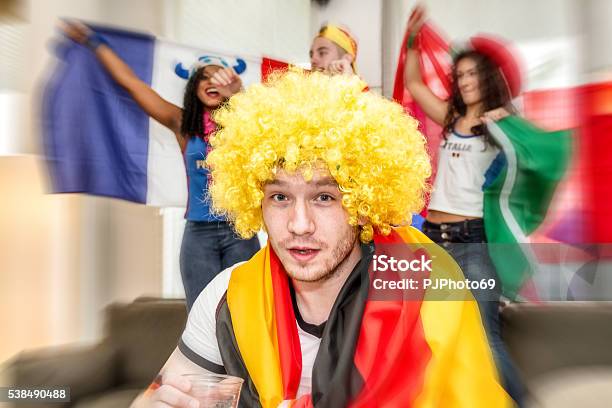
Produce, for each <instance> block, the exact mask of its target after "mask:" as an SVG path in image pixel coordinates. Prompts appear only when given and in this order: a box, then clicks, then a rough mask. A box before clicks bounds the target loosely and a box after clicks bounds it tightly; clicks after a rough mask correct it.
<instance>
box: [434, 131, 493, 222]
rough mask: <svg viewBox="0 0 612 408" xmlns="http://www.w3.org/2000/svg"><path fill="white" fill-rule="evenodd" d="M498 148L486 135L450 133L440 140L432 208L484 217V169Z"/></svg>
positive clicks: (486, 168)
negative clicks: (487, 140)
mask: <svg viewBox="0 0 612 408" xmlns="http://www.w3.org/2000/svg"><path fill="white" fill-rule="evenodd" d="M499 152H500V150H499V149H498V148H497V147H495V146H493V145H491V144H485V141H484V137H483V136H474V135H461V134H459V133H457V132H452V133H450V134H449V135H448V136H447V138H446V140H442V142H441V143H440V149H439V153H438V172H437V174H436V180H435V182H434V186H433V191H432V192H431V199H430V201H429V209H430V210H437V211H443V212H447V213H450V214H456V215H464V216H467V217H482V215H483V197H484V196H483V192H482V186H483V184H484V182H485V173H486V172H487V170H488V169H489V167H490V166H491V163H493V160H494V159H495V157H496V156H497V155H498V153H499Z"/></svg>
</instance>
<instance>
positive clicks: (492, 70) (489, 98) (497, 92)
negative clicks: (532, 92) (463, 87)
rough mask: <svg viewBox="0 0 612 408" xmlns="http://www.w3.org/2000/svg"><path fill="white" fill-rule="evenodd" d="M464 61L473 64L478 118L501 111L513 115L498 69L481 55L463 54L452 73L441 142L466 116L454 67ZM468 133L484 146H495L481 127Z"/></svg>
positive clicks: (504, 84) (467, 52)
mask: <svg viewBox="0 0 612 408" xmlns="http://www.w3.org/2000/svg"><path fill="white" fill-rule="evenodd" d="M464 58H470V59H471V60H473V61H474V62H476V71H477V73H478V84H479V90H480V96H481V100H482V112H480V114H483V113H485V112H487V111H490V110H492V109H497V108H501V107H504V108H506V110H508V111H509V112H510V113H515V111H516V110H515V109H514V107H513V106H512V103H511V97H510V92H509V90H508V86H507V85H506V81H504V78H503V77H502V74H501V72H500V71H499V68H498V67H497V66H496V65H495V64H494V63H493V62H492V61H491V60H490V59H489V58H488V57H487V56H485V55H483V54H480V53H478V52H476V51H473V50H468V51H463V52H461V53H459V54H458V55H457V56H456V57H455V59H454V63H453V68H452V71H451V95H450V98H449V100H448V102H449V104H448V112H446V117H445V118H444V127H443V132H444V138H446V135H448V134H449V133H451V132H452V131H453V128H454V126H455V121H456V120H457V118H459V117H461V116H465V114H466V113H467V105H466V104H465V103H464V102H463V98H462V97H461V92H460V91H459V81H458V80H457V64H458V63H459V61H461V60H462V59H464ZM471 132H472V134H474V135H482V136H483V137H484V139H485V142H486V143H487V144H495V143H494V141H493V139H492V138H491V135H490V134H489V132H488V131H487V127H486V126H485V125H484V124H481V125H477V126H474V127H472V129H471Z"/></svg>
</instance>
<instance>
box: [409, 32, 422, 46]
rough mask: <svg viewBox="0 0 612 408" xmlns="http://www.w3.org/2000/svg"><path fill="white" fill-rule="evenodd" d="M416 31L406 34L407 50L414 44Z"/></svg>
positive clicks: (416, 35)
mask: <svg viewBox="0 0 612 408" xmlns="http://www.w3.org/2000/svg"><path fill="white" fill-rule="evenodd" d="M418 35H419V34H418V33H415V32H412V33H410V35H409V36H408V41H406V49H407V50H412V49H414V46H415V44H416V42H417V37H418Z"/></svg>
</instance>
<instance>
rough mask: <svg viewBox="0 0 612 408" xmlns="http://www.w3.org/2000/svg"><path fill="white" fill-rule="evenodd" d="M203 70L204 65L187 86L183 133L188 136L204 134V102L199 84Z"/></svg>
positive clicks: (184, 100)
mask: <svg viewBox="0 0 612 408" xmlns="http://www.w3.org/2000/svg"><path fill="white" fill-rule="evenodd" d="M203 70H204V67H202V68H200V69H198V70H197V71H196V72H195V73H194V74H193V75H191V77H189V80H188V81H187V85H186V86H185V95H184V96H183V116H182V120H181V134H182V135H183V137H186V138H190V137H193V136H196V135H203V134H204V119H203V115H204V104H203V103H202V101H201V100H200V98H198V85H199V84H200V81H201V80H202V72H203Z"/></svg>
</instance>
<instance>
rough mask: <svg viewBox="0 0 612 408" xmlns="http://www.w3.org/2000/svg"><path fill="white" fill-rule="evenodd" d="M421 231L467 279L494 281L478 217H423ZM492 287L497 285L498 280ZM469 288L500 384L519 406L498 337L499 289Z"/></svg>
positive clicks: (518, 389)
mask: <svg viewBox="0 0 612 408" xmlns="http://www.w3.org/2000/svg"><path fill="white" fill-rule="evenodd" d="M423 232H424V233H425V235H427V236H428V237H429V238H430V239H431V240H432V241H434V242H436V243H438V244H440V245H442V247H444V248H445V249H446V250H447V251H448V253H449V254H450V255H451V256H452V257H453V258H454V259H455V261H456V262H457V264H459V266H460V267H461V270H462V271H463V273H464V275H465V277H466V278H468V279H470V280H479V279H490V278H492V279H495V280H496V281H497V274H496V273H495V266H494V265H493V263H492V262H491V258H489V253H488V250H487V246H486V242H487V239H486V235H485V230H484V223H483V221H482V219H476V220H469V221H467V220H466V221H461V222H452V223H443V224H434V223H431V222H429V221H425V222H424V224H423ZM495 287H496V288H498V287H499V282H498V284H497V285H495ZM472 292H473V294H474V297H475V298H476V300H477V301H478V308H479V309H480V316H481V318H482V322H483V326H484V329H485V332H486V334H487V339H488V341H489V346H490V347H491V352H492V354H493V359H494V360H495V363H496V365H497V368H498V370H499V372H500V375H501V378H502V381H503V385H504V388H505V389H506V391H507V392H508V394H509V395H510V397H512V399H514V401H515V402H516V403H517V404H518V405H519V406H522V401H523V399H524V394H525V389H524V387H523V384H522V383H521V381H520V378H519V376H518V373H517V370H516V367H515V366H514V363H513V362H512V359H511V358H510V354H508V350H507V349H506V345H505V344H504V341H503V340H502V334H501V323H500V319H499V297H500V292H499V291H497V292H491V291H487V292H485V291H481V292H479V291H478V290H473V291H472Z"/></svg>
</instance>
